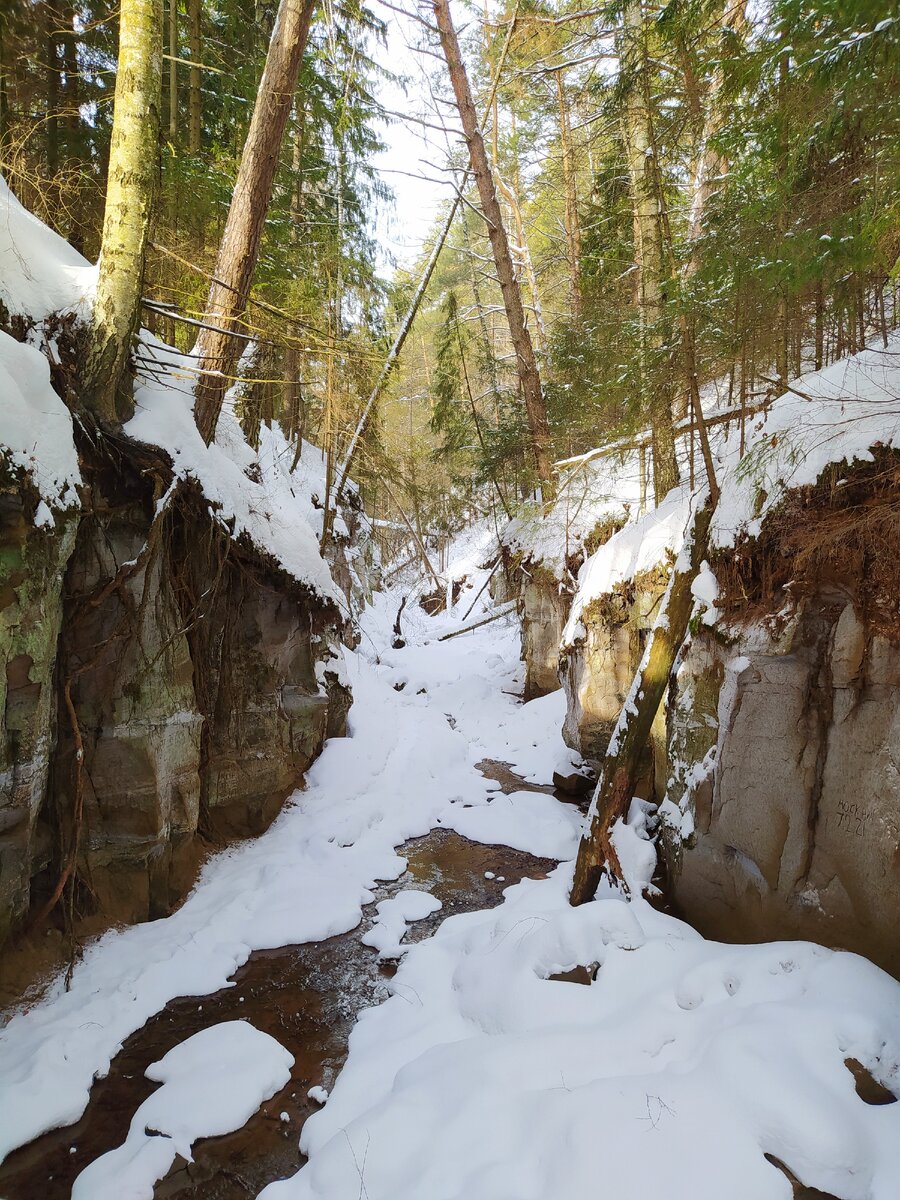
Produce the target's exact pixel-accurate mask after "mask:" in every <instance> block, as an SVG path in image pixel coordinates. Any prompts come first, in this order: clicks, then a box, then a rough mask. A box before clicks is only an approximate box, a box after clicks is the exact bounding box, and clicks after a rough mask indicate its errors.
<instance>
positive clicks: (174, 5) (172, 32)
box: [169, 0, 193, 146]
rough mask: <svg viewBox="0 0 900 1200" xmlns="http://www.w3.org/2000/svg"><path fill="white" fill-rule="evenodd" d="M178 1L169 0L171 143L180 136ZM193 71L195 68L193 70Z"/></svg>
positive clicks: (173, 143)
mask: <svg viewBox="0 0 900 1200" xmlns="http://www.w3.org/2000/svg"><path fill="white" fill-rule="evenodd" d="M176 58H178V0H169V141H170V142H171V143H172V145H173V146H174V145H175V139H176V137H177V136H178V63H177V62H176V61H175V60H176ZM192 69H193V68H192Z"/></svg>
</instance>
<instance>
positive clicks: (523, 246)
mask: <svg viewBox="0 0 900 1200" xmlns="http://www.w3.org/2000/svg"><path fill="white" fill-rule="evenodd" d="M494 182H495V183H496V185H497V191H498V192H499V193H500V195H501V196H502V197H503V199H504V200H505V201H506V203H507V204H508V205H509V211H510V213H511V215H512V219H513V225H514V226H515V229H516V241H515V244H514V245H513V246H512V247H511V249H512V250H513V252H514V253H515V256H516V258H518V260H519V262H520V263H521V265H522V270H523V272H524V273H525V278H526V279H527V280H528V290H529V292H530V293H531V310H532V312H533V313H534V330H535V334H536V337H537V343H538V348H539V349H540V352H541V354H546V353H547V330H546V327H545V326H544V313H543V310H542V309H541V297H540V293H539V292H538V284H537V275H536V273H535V270H534V260H533V259H532V257H531V250H530V249H529V248H528V235H527V234H526V232H525V220H524V218H523V216H522V207H521V205H520V204H519V197H518V190H517V189H514V188H512V187H510V186H509V184H508V183H505V182H504V180H503V177H502V176H501V174H500V172H499V171H498V170H497V168H496V166H495V167H494Z"/></svg>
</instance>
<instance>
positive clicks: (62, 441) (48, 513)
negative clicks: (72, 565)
mask: <svg viewBox="0 0 900 1200" xmlns="http://www.w3.org/2000/svg"><path fill="white" fill-rule="evenodd" d="M0 185H2V180H0ZM0 278H2V268H0ZM0 396H2V397H3V420H2V423H0V453H2V454H3V456H4V457H5V458H6V459H7V461H8V462H10V463H11V464H12V465H13V466H14V467H17V468H21V469H22V470H24V471H25V472H26V473H27V474H28V475H29V476H30V477H31V480H32V482H33V484H34V486H35V487H36V488H37V490H38V492H39V494H40V496H41V504H40V506H39V507H38V510H37V513H36V516H35V524H36V525H38V526H49V527H52V526H53V524H54V518H53V511H52V510H53V509H56V510H60V509H66V508H71V507H73V506H75V505H77V504H78V492H77V490H76V489H77V487H78V484H79V483H81V472H80V470H79V467H78V457H77V455H76V454H75V444H74V442H73V440H72V416H71V414H70V412H69V410H68V409H67V408H66V406H65V404H63V402H62V400H60V398H59V396H57V394H56V392H54V390H53V388H52V387H51V386H50V364H49V363H48V362H47V360H46V358H44V356H43V354H41V353H40V351H39V350H36V349H35V348H34V347H33V346H29V345H25V344H24V343H22V342H17V341H16V340H15V339H14V338H11V337H10V336H9V334H6V333H3V332H0Z"/></svg>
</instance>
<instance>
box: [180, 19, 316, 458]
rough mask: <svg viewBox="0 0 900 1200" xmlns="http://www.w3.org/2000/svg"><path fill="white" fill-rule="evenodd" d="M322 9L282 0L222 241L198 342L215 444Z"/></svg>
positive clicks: (202, 426)
mask: <svg viewBox="0 0 900 1200" xmlns="http://www.w3.org/2000/svg"><path fill="white" fill-rule="evenodd" d="M314 7H315V0H281V3H280V5H279V8H278V15H277V17H276V19H275V27H274V29H273V30H272V38H271V41H270V43H269V52H268V54H267V56H266V65H265V68H264V70H263V74H262V79H261V80H260V82H259V91H258V93H257V97H256V104H255V105H254V108H253V117H252V119H251V122H250V129H249V132H248V134H247V140H246V142H245V143H244V151H243V154H242V156H241V163H240V167H239V168H238V176H237V180H236V182H235V185H234V193H233V195H232V198H231V206H230V208H229V210H228V218H227V220H226V222H225V231H224V233H223V234H222V241H221V243H220V245H219V253H218V257H217V259H216V266H215V271H214V280H213V283H212V285H211V287H210V290H209V298H208V300H207V304H206V326H207V327H206V328H204V329H203V330H201V333H200V337H199V338H198V339H197V345H196V348H195V353H196V356H197V370H198V380H197V387H196V392H195V395H196V399H195V404H194V415H195V419H196V422H197V428H198V429H199V430H200V433H201V435H202V437H203V440H204V441H205V442H206V443H207V444H208V443H209V442H211V441H212V439H213V437H214V436H215V432H216V423H217V422H218V419H219V413H220V411H221V409H222V401H223V400H224V398H225V392H226V390H227V388H228V385H229V382H230V378H231V376H232V375H233V374H234V369H235V367H236V365H237V361H238V358H239V357H240V349H241V344H242V339H241V338H240V336H237V335H239V329H238V326H239V324H240V321H241V318H242V317H243V315H244V310H245V309H246V306H247V299H248V297H249V295H250V286H251V284H252V282H253V272H254V270H255V268H256V260H257V256H258V254H259V246H260V240H261V238H262V234H263V228H264V226H265V221H266V213H267V212H268V209H269V202H270V201H271V199H272V188H273V186H274V182H275V172H276V169H277V167H278V156H279V152H280V150H281V142H282V138H283V136H284V130H285V126H286V125H287V120H288V117H289V116H290V112H291V106H292V103H293V96H294V90H295V88H296V86H297V74H298V72H299V70H300V63H301V61H302V59H303V53H304V50H305V49H306V42H307V38H308V37H309V27H310V23H311V21H312V14H313V9H314Z"/></svg>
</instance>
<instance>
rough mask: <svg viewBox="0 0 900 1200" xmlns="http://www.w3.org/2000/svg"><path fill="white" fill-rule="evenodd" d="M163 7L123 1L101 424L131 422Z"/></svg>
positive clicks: (100, 325)
mask: <svg viewBox="0 0 900 1200" xmlns="http://www.w3.org/2000/svg"><path fill="white" fill-rule="evenodd" d="M162 25H163V17H162V0H122V3H121V8H120V18H119V60H118V69H117V71H116V92H115V102H114V107H113V125H112V137H111V140H110V151H109V173H108V175H107V183H106V207H105V210H104V215H103V237H102V240H101V244H100V261H99V264H98V278H97V293H96V298H95V300H94V313H93V321H92V324H91V331H90V340H89V347H88V357H87V362H86V366H85V401H86V403H87V405H88V407H89V408H91V409H92V410H93V412H95V413H96V415H97V416H98V417H100V418H101V419H102V420H105V421H110V422H115V421H117V420H120V419H125V418H127V417H128V416H130V414H131V411H132V399H131V395H130V388H126V387H124V386H122V385H123V383H124V379H125V373H126V372H125V368H126V366H127V363H128V358H129V354H130V351H131V343H132V339H133V337H134V334H135V332H136V330H137V325H138V317H139V314H140V300H141V294H142V289H143V282H144V261H145V257H146V247H147V232H148V229H149V225H150V217H151V213H152V208H153V198H154V193H155V190H156V182H157V177H158V174H159V145H158V137H159V108H160V99H161V91H162Z"/></svg>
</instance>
